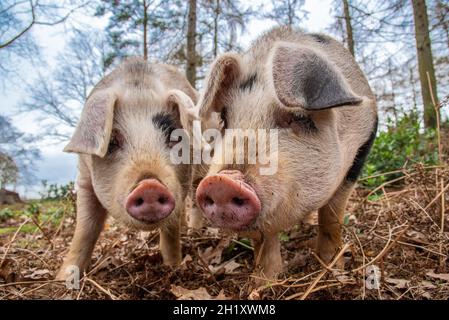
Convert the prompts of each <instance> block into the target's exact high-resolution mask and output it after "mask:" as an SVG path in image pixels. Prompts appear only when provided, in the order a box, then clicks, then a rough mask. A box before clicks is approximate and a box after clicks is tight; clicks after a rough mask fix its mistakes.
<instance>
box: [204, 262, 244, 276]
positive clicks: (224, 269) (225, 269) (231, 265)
mask: <svg viewBox="0 0 449 320" xmlns="http://www.w3.org/2000/svg"><path fill="white" fill-rule="evenodd" d="M241 266H242V265H241V264H240V263H237V262H235V261H234V260H231V261H225V262H223V263H222V264H220V265H218V266H209V270H210V271H211V272H212V273H213V274H217V273H218V274H221V273H225V274H228V273H232V272H233V271H234V270H235V269H237V268H240V267H241Z"/></svg>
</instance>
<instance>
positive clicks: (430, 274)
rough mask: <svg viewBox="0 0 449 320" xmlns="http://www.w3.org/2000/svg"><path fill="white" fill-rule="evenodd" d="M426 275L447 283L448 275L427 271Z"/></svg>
mask: <svg viewBox="0 0 449 320" xmlns="http://www.w3.org/2000/svg"><path fill="white" fill-rule="evenodd" d="M426 275H428V276H429V277H432V278H435V279H440V280H444V281H448V282H449V273H435V272H433V270H428V272H427V273H426Z"/></svg>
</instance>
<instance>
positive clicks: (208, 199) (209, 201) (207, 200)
mask: <svg viewBox="0 0 449 320" xmlns="http://www.w3.org/2000/svg"><path fill="white" fill-rule="evenodd" d="M204 202H205V203H206V206H211V205H213V204H214V200H212V198H211V197H209V196H206V198H204Z"/></svg>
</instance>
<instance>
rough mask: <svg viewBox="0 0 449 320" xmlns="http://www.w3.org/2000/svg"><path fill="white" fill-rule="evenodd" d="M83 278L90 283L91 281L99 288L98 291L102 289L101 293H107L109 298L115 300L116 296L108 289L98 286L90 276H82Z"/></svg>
mask: <svg viewBox="0 0 449 320" xmlns="http://www.w3.org/2000/svg"><path fill="white" fill-rule="evenodd" d="M84 279H85V280H87V281H89V282H90V283H92V284H93V285H94V286H96V287H97V288H98V289H100V291H102V292H103V293H105V294H107V295H108V296H109V298H111V299H112V300H117V297H116V296H114V295H113V294H112V293H111V292H110V291H109V290H106V289H105V288H103V287H102V286H100V285H99V284H98V283H97V282H95V281H94V280H92V279H91V278H88V277H84Z"/></svg>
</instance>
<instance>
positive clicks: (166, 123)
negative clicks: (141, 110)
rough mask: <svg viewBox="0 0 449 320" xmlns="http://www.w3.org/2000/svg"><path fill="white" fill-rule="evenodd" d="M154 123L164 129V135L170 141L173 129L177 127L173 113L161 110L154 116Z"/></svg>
mask: <svg viewBox="0 0 449 320" xmlns="http://www.w3.org/2000/svg"><path fill="white" fill-rule="evenodd" d="M152 120H153V124H154V125H155V126H156V127H157V128H159V129H161V130H162V132H163V133H164V135H165V136H166V138H167V141H170V134H171V133H172V131H173V130H175V129H176V125H175V120H174V119H173V117H172V115H170V114H168V113H163V112H160V113H158V114H156V115H155V116H154V117H153V119H152Z"/></svg>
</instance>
